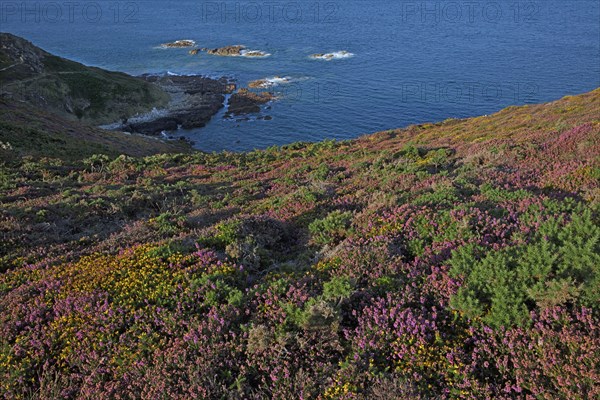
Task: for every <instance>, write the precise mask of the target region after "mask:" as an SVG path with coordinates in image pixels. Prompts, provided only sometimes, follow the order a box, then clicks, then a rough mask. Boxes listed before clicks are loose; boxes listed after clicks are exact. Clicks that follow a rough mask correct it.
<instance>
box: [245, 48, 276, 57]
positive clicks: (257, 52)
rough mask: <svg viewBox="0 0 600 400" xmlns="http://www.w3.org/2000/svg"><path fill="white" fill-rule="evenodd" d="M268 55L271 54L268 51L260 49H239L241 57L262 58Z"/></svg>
mask: <svg viewBox="0 0 600 400" xmlns="http://www.w3.org/2000/svg"><path fill="white" fill-rule="evenodd" d="M270 55H271V54H270V53H267V52H266V51H262V50H248V49H244V50H240V56H242V57H249V58H264V57H269V56H270Z"/></svg>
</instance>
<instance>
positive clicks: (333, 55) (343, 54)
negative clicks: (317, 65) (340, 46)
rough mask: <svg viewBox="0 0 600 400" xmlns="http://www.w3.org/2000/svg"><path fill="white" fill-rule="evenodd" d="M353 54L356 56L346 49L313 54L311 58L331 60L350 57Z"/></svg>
mask: <svg viewBox="0 0 600 400" xmlns="http://www.w3.org/2000/svg"><path fill="white" fill-rule="evenodd" d="M353 56H354V54H353V53H350V52H349V51H346V50H341V51H336V52H333V53H317V54H312V55H311V56H310V58H312V59H315V60H325V61H331V60H336V59H342V58H350V57H353Z"/></svg>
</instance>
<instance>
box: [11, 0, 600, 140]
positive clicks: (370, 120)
mask: <svg viewBox="0 0 600 400" xmlns="http://www.w3.org/2000/svg"><path fill="white" fill-rule="evenodd" d="M0 30H2V31H7V32H11V33H14V34H17V35H19V36H23V37H25V38H26V39H28V40H31V41H32V42H33V43H34V44H36V45H38V46H40V47H42V48H44V49H46V50H47V51H50V52H52V53H54V54H57V55H60V56H63V57H66V58H70V59H73V60H76V61H79V62H82V63H84V64H87V65H93V66H98V67H102V68H106V69H111V70H118V71H123V72H127V73H130V74H142V73H167V72H170V73H173V74H201V75H209V76H215V77H218V76H228V77H232V78H235V79H236V80H237V81H238V83H239V84H240V85H246V84H247V83H248V82H249V81H251V80H255V79H261V78H269V77H275V76H282V77H287V78H288V79H289V81H288V82H287V83H284V84H280V85H278V86H274V87H273V88H272V89H271V90H274V91H276V92H277V93H279V95H280V99H279V100H278V101H276V102H274V103H273V104H271V108H270V109H265V110H263V112H262V114H261V115H269V116H271V117H272V120H261V119H257V118H251V120H249V121H236V120H226V119H223V118H222V115H217V116H216V117H215V118H213V120H212V121H211V122H210V123H209V124H208V125H207V126H206V127H204V128H201V129H197V130H191V131H178V132H176V133H174V134H175V135H177V136H186V137H188V138H190V139H192V140H194V142H195V143H196V146H197V147H198V148H199V149H201V150H205V151H221V150H232V151H244V150H251V149H255V148H266V147H268V146H271V145H282V144H286V143H290V142H295V141H318V140H322V139H348V138H354V137H357V136H360V135H362V134H366V133H371V132H376V131H381V130H386V129H392V128H398V127H404V126H407V125H409V124H414V123H423V122H435V121H442V120H445V119H447V118H463V117H469V116H476V115H483V114H490V113H493V112H495V111H498V110H500V109H502V108H504V107H506V106H508V105H514V104H527V103H538V102H545V101H551V100H555V99H559V98H561V97H562V96H565V95H569V94H578V93H582V92H586V91H590V90H592V89H595V88H597V87H599V86H600V2H599V1H598V0H579V1H573V0H567V1H565V0H561V1H553V0H543V1H516V0H515V1H512V0H508V1H477V0H473V1H471V0H465V1H406V0H343V1H314V0H297V1H290V2H288V1H279V0H273V1H270V0H265V1H245V0H240V1H201V0H179V1H164V0H160V1H159V0H146V1H76V2H70V1H69V2H67V1H65V2H61V1H25V2H23V1H0ZM180 39H191V40H194V41H196V43H197V45H198V47H209V48H215V47H221V46H226V45H234V44H243V45H245V46H247V47H248V48H249V49H253V50H261V51H265V52H267V53H269V54H270V56H269V57H264V58H249V57H218V56H210V55H207V54H204V53H201V54H200V55H197V56H192V55H189V54H188V50H189V49H164V48H161V47H160V44H161V43H165V42H170V41H174V40H180ZM341 51H346V52H349V53H351V56H350V55H348V56H346V57H340V58H333V59H331V60H329V61H326V60H322V59H312V58H310V57H309V56H310V55H311V54H314V53H335V52H341Z"/></svg>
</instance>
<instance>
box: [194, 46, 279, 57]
mask: <svg viewBox="0 0 600 400" xmlns="http://www.w3.org/2000/svg"><path fill="white" fill-rule="evenodd" d="M201 50H202V51H206V53H207V54H211V55H215V56H221V57H252V58H261V57H268V56H270V54H269V53H267V52H265V51H262V50H247V49H246V46H243V45H239V44H238V45H234V46H225V47H219V48H216V49H206V48H203V49H201Z"/></svg>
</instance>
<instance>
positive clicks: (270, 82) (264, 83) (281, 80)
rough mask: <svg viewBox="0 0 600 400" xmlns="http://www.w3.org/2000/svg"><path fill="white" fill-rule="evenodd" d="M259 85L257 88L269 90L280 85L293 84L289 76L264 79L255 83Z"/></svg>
mask: <svg viewBox="0 0 600 400" xmlns="http://www.w3.org/2000/svg"><path fill="white" fill-rule="evenodd" d="M255 82H256V83H257V84H258V85H257V86H256V87H259V88H262V89H267V88H271V87H275V86H279V85H285V84H287V83H290V82H292V78H291V77H289V76H273V77H270V78H263V79H259V80H257V81H255Z"/></svg>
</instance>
